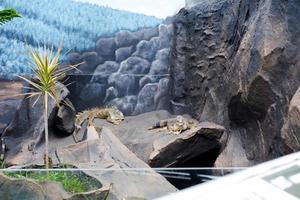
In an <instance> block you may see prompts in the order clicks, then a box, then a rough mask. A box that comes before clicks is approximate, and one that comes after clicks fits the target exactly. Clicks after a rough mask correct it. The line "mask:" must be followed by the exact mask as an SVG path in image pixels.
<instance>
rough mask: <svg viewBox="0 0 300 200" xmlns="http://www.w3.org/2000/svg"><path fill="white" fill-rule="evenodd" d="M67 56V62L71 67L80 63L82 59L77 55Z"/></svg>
mask: <svg viewBox="0 0 300 200" xmlns="http://www.w3.org/2000/svg"><path fill="white" fill-rule="evenodd" d="M67 56H68V61H69V63H70V64H71V65H75V64H78V63H81V62H82V57H81V55H80V54H79V53H76V52H72V53H69V54H68V55H67Z"/></svg>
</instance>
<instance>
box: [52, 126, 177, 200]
mask: <svg viewBox="0 0 300 200" xmlns="http://www.w3.org/2000/svg"><path fill="white" fill-rule="evenodd" d="M102 127H103V128H102V131H101V139H95V140H89V141H83V142H80V143H77V144H73V145H69V146H65V147H62V148H60V149H58V150H57V151H56V152H57V156H58V157H59V160H63V161H64V163H68V164H71V165H74V166H76V167H78V168H80V169H95V170H94V171H93V170H89V171H84V172H85V173H86V174H88V175H90V176H92V177H94V178H96V179H98V180H99V181H101V183H102V184H103V185H104V186H108V185H111V184H112V187H111V190H110V193H109V196H108V199H126V197H130V196H137V197H142V198H145V199H155V198H157V197H160V196H162V195H165V194H166V193H170V192H175V191H177V189H176V188H174V186H172V185H171V184H170V183H169V182H168V181H167V180H166V179H165V178H164V177H162V176H161V175H159V174H157V173H156V172H155V171H154V170H152V169H151V168H150V167H149V166H148V165H147V164H146V163H144V162H143V161H142V160H140V159H139V158H137V157H136V155H134V154H133V153H132V152H131V151H130V150H128V148H126V147H125V146H124V145H123V144H122V143H121V142H120V140H119V139H118V138H117V137H116V136H115V135H114V133H113V132H112V131H111V129H109V128H107V127H105V126H102ZM123 168H126V169H128V168H131V169H134V168H139V170H138V171H137V172H138V173H135V172H134V170H133V171H132V172H133V173H130V176H129V175H128V171H127V170H122V169H123ZM141 168H142V169H144V170H145V171H144V172H143V171H140V169H141ZM97 169H107V170H108V171H107V170H97ZM109 169H111V170H112V171H110V170H109ZM116 169H117V170H116ZM128 183H130V184H128ZM112 195H113V197H112Z"/></svg>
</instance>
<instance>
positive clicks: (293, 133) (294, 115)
mask: <svg viewBox="0 0 300 200" xmlns="http://www.w3.org/2000/svg"><path fill="white" fill-rule="evenodd" d="M281 137H282V139H283V141H284V143H285V144H286V146H287V147H288V148H289V149H290V151H291V152H297V151H299V150H300V143H299V141H300V88H298V90H297V91H296V93H295V95H294V96H293V98H292V100H291V102H290V105H289V109H288V115H287V117H286V119H285V123H284V125H283V127H282V130H281Z"/></svg>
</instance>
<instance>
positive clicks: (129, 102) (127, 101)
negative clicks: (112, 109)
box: [107, 95, 137, 116]
mask: <svg viewBox="0 0 300 200" xmlns="http://www.w3.org/2000/svg"><path fill="white" fill-rule="evenodd" d="M136 102H137V97H136V96H134V95H132V96H125V97H122V98H115V99H113V100H112V101H110V102H108V103H107V105H108V106H116V107H117V108H118V109H119V110H120V111H122V113H123V114H124V115H125V116H129V115H131V114H132V113H133V111H134V108H135V106H136Z"/></svg>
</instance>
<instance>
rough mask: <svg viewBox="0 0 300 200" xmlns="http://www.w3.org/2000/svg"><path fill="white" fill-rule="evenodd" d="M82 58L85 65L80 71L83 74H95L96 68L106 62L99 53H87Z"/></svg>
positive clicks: (81, 66)
mask: <svg viewBox="0 0 300 200" xmlns="http://www.w3.org/2000/svg"><path fill="white" fill-rule="evenodd" d="M81 57H82V58H81V60H83V62H84V63H83V64H81V65H80V66H79V67H78V69H79V70H80V71H82V72H83V73H90V72H93V71H94V70H95V68H96V66H97V65H98V64H100V63H102V62H103V61H104V60H103V58H102V57H100V56H99V55H98V54H97V52H85V53H83V54H82V56H81Z"/></svg>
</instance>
